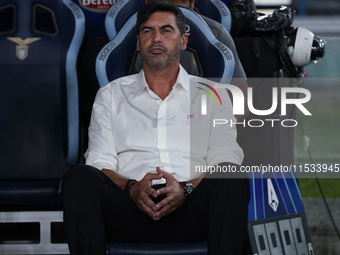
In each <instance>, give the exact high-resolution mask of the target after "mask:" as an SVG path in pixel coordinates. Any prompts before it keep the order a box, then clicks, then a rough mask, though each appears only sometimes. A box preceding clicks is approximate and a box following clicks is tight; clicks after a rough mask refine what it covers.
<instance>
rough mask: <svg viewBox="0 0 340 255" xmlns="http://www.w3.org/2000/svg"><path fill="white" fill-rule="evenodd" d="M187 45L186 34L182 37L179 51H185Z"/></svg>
mask: <svg viewBox="0 0 340 255" xmlns="http://www.w3.org/2000/svg"><path fill="white" fill-rule="evenodd" d="M187 45H188V34H187V33H184V34H183V35H182V43H181V50H185V49H186V48H187Z"/></svg>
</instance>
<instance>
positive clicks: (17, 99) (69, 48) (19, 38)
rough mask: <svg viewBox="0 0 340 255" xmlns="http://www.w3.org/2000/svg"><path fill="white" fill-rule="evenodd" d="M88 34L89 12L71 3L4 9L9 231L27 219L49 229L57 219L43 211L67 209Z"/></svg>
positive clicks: (2, 131)
mask: <svg viewBox="0 0 340 255" xmlns="http://www.w3.org/2000/svg"><path fill="white" fill-rule="evenodd" d="M84 28H85V20H84V15H83V12H82V10H81V9H80V8H79V7H78V6H77V5H76V4H75V3H73V2H71V1H70V0H55V1H50V0H25V1H22V0H1V1H0V55H1V57H0V76H1V85H0V90H1V91H0V102H1V105H2V107H1V110H0V117H1V125H0V137H1V138H0V140H1V145H0V165H1V171H0V208H1V209H0V211H1V212H0V224H1V226H0V228H2V229H3V227H4V226H5V225H6V224H7V223H16V222H22V220H23V219H26V220H25V222H31V220H33V221H37V222H40V220H41V219H44V222H45V223H41V222H40V223H41V224H40V225H41V228H45V227H46V228H48V227H49V224H48V223H47V221H48V220H49V219H48V217H47V215H51V217H52V219H51V220H53V218H54V217H55V214H48V213H46V214H45V213H42V211H44V210H48V211H52V210H57V209H60V200H59V196H58V191H59V182H60V179H61V177H62V175H63V173H64V172H65V171H66V170H67V169H68V168H69V167H70V166H74V165H76V164H77V163H78V160H79V117H78V81H77V70H76V62H77V56H78V51H79V48H80V45H81V43H82V39H83V36H84ZM33 212H34V213H33ZM58 215H59V214H58ZM41 216H44V217H41ZM34 217H36V219H33V218H34ZM46 217H47V218H46ZM6 226H8V224H7V225H6ZM20 229H21V230H22V228H20V227H19V232H20V231H21V230H20ZM12 230H13V229H12V228H11V231H12ZM13 231H14V230H13ZM43 233H45V232H41V234H40V235H41V236H40V237H41V239H44V240H48V238H47V237H46V235H44V234H43ZM45 234H47V233H45ZM17 235H20V233H17ZM2 237H3V236H2ZM10 242H12V241H10ZM12 243H13V242H12ZM45 248H46V249H49V248H52V249H54V248H53V247H52V246H49V245H48V244H46V243H44V244H42V243H39V242H38V243H37V244H35V245H34V244H28V243H26V244H9V243H6V240H5V241H1V245H0V253H1V254H2V252H4V253H5V254H14V253H13V252H16V253H15V254H20V253H21V252H23V253H26V254H27V253H28V251H32V250H33V251H35V252H36V251H38V252H42V250H44V249H45Z"/></svg>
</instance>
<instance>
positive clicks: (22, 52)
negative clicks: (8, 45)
mask: <svg viewBox="0 0 340 255" xmlns="http://www.w3.org/2000/svg"><path fill="white" fill-rule="evenodd" d="M7 39H8V40H10V41H12V42H15V43H16V44H17V47H16V56H17V58H18V59H20V60H24V59H25V58H27V56H28V44H30V43H33V42H35V41H38V40H40V39H41V38H40V37H28V38H26V39H25V40H23V39H21V38H20V37H7Z"/></svg>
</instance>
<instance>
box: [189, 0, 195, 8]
mask: <svg viewBox="0 0 340 255" xmlns="http://www.w3.org/2000/svg"><path fill="white" fill-rule="evenodd" d="M194 8H195V0H191V2H190V9H191V10H193V9H194Z"/></svg>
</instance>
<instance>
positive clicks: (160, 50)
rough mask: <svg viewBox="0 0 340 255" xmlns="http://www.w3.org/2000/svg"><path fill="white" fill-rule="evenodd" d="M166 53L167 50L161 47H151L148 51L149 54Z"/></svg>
mask: <svg viewBox="0 0 340 255" xmlns="http://www.w3.org/2000/svg"><path fill="white" fill-rule="evenodd" d="M166 51H167V49H166V48H165V47H164V46H163V45H152V46H151V47H150V49H149V52H150V53H151V54H162V53H164V52H166Z"/></svg>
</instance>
